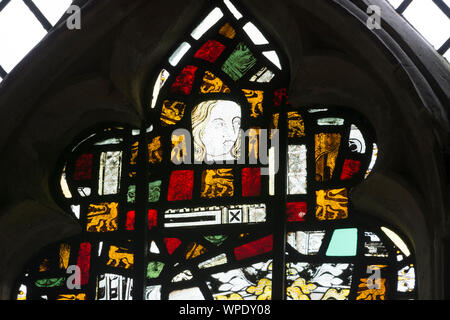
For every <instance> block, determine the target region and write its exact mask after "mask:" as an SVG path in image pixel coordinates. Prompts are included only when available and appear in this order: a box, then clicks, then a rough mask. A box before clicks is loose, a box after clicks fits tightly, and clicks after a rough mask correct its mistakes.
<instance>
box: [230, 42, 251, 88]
mask: <svg viewBox="0 0 450 320" xmlns="http://www.w3.org/2000/svg"><path fill="white" fill-rule="evenodd" d="M255 64H256V58H255V57H254V56H253V54H252V53H251V51H250V49H249V48H247V46H246V45H245V44H244V43H242V42H241V43H239V44H238V45H237V46H236V48H235V49H234V51H233V52H232V53H231V55H230V56H229V57H228V59H227V60H226V61H225V63H224V64H223V65H222V71H223V72H225V73H226V74H227V75H229V76H230V78H231V79H233V80H234V81H236V80H239V79H240V78H241V77H242V76H243V75H244V74H245V73H246V72H247V71H249V70H250V69H251V68H252V67H253V66H254V65H255Z"/></svg>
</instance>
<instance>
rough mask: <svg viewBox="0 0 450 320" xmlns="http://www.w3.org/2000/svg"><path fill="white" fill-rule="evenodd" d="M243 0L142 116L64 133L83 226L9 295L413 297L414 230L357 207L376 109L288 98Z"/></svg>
mask: <svg viewBox="0 0 450 320" xmlns="http://www.w3.org/2000/svg"><path fill="white" fill-rule="evenodd" d="M244 12H245V10H243V9H242V8H240V7H238V6H235V5H234V4H233V3H231V2H230V1H223V2H217V6H215V7H214V8H212V9H210V11H208V12H207V13H206V15H205V16H204V17H203V18H202V19H200V20H199V24H198V26H197V27H195V28H194V29H193V31H192V33H191V34H190V37H188V39H181V40H180V43H179V44H177V46H175V48H174V51H173V52H169V53H168V55H167V56H168V58H167V60H166V61H164V62H163V63H162V65H161V69H160V70H161V71H159V72H157V74H155V75H154V76H153V78H152V79H153V80H152V82H151V83H149V84H148V93H147V95H146V96H145V97H144V99H145V100H146V102H147V112H148V117H147V119H148V120H144V121H143V124H142V128H140V129H136V128H130V127H128V126H125V125H124V126H111V125H105V126H104V127H102V128H101V129H98V128H97V129H95V130H93V131H92V132H87V133H86V134H85V137H86V138H84V139H81V140H77V141H75V142H74V144H73V146H70V147H69V148H68V151H67V153H65V154H64V155H63V156H62V161H61V166H60V167H59V168H58V169H57V171H56V174H55V179H54V184H52V189H53V190H54V194H55V198H56V199H57V201H58V203H59V204H60V205H61V207H62V208H64V209H65V210H66V211H68V212H71V213H72V214H73V219H75V220H77V221H78V222H79V223H80V225H81V229H82V232H81V234H79V235H77V236H74V237H72V238H70V239H66V240H64V241H62V242H59V243H57V244H53V245H50V246H48V247H46V248H44V249H43V250H42V251H41V252H40V253H39V254H38V255H37V256H36V257H35V259H33V261H31V262H30V263H29V264H27V266H26V268H25V270H24V272H23V273H22V275H21V276H20V278H19V279H18V281H17V292H15V293H14V294H15V296H14V298H17V299H49V300H50V299H61V300H69V299H70V300H82V299H90V300H94V299H97V300H131V299H135V300H141V299H144V300H154V299H157V300H158V299H162V300H166V299H188V300H191V299H217V300H235V299H240V300H242V299H252V300H268V299H291V300H310V299H311V300H320V299H322V300H327V299H341V300H344V299H364V300H367V299H397V298H405V299H410V298H414V297H415V293H416V280H415V262H414V256H413V254H412V253H411V251H410V249H409V246H408V244H407V242H405V240H403V238H402V237H401V236H399V233H398V232H396V231H395V228H394V227H392V226H388V225H385V224H383V223H380V222H378V221H376V220H371V219H370V218H369V217H368V216H367V215H364V214H363V213H360V212H357V211H355V210H354V208H353V207H352V202H351V193H350V191H351V188H352V187H354V186H356V185H357V184H360V183H362V182H363V181H364V179H365V178H367V177H369V176H370V173H371V171H372V170H373V169H374V165H375V163H376V157H377V154H378V147H377V144H376V140H375V135H374V133H373V131H372V129H371V127H370V125H369V122H368V121H367V120H365V119H364V118H363V117H361V116H360V115H358V113H357V112H356V111H354V110H351V109H349V108H345V107H338V106H320V107H318V106H295V105H290V104H289V99H288V84H289V71H288V70H289V67H288V65H287V59H286V58H285V57H284V55H283V53H282V52H281V51H280V50H278V47H277V46H276V44H275V42H274V41H273V40H272V39H271V37H270V35H269V34H266V33H264V32H263V29H261V28H260V27H259V25H258V22H257V21H255V20H251V19H250V16H246V15H244ZM250 20H251V21H250Z"/></svg>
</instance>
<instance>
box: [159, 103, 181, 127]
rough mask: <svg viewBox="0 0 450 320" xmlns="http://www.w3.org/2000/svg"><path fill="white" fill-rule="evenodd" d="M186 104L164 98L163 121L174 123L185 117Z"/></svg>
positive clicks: (163, 122) (164, 122)
mask: <svg viewBox="0 0 450 320" xmlns="http://www.w3.org/2000/svg"><path fill="white" fill-rule="evenodd" d="M185 108H186V104H185V103H183V102H180V101H170V100H164V102H163V106H162V110H161V117H160V119H161V123H162V124H163V125H174V124H176V123H177V122H178V121H180V120H181V119H182V118H183V115H184V110H185Z"/></svg>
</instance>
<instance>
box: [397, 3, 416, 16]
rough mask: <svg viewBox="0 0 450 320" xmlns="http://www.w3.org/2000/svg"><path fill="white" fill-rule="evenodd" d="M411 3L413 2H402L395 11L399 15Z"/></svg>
mask: <svg viewBox="0 0 450 320" xmlns="http://www.w3.org/2000/svg"><path fill="white" fill-rule="evenodd" d="M412 2H413V0H405V1H403V2H402V3H401V4H400V5H399V6H398V8H397V9H396V10H395V11H397V12H398V13H399V14H402V13H403V12H405V10H406V8H408V7H409V5H410V4H411V3H412Z"/></svg>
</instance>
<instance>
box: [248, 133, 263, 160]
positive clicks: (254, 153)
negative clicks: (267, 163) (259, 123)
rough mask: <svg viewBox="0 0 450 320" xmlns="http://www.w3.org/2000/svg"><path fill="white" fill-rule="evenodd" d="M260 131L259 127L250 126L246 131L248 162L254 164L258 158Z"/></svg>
mask: <svg viewBox="0 0 450 320" xmlns="http://www.w3.org/2000/svg"><path fill="white" fill-rule="evenodd" d="M260 133H261V128H250V129H249V131H248V157H249V161H250V164H253V163H255V164H256V161H257V160H258V156H259V136H260Z"/></svg>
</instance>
